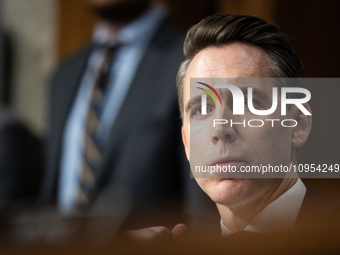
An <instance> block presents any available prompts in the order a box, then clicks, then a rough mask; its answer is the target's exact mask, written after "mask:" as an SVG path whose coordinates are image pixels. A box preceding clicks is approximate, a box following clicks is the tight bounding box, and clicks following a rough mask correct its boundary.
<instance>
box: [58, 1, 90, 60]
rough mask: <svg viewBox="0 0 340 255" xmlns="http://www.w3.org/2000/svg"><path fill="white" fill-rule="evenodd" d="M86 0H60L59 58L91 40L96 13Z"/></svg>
mask: <svg viewBox="0 0 340 255" xmlns="http://www.w3.org/2000/svg"><path fill="white" fill-rule="evenodd" d="M84 2H85V1H84V0H58V5H59V27H58V53H57V54H58V55H57V56H58V59H59V60H62V59H64V58H65V57H67V56H69V55H70V54H72V53H73V52H75V51H76V50H78V49H79V48H81V47H82V46H84V45H85V44H86V43H88V42H89V41H90V40H91V34H92V30H93V25H94V22H95V17H94V15H93V14H92V13H91V12H90V11H89V10H88V7H87V6H86V5H85V3H84Z"/></svg>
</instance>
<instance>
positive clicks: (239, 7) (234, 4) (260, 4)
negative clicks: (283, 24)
mask: <svg viewBox="0 0 340 255" xmlns="http://www.w3.org/2000/svg"><path fill="white" fill-rule="evenodd" d="M275 2H276V1H275V0H256V1H254V0H227V1H226V0H219V9H220V10H221V12H224V13H232V14H240V15H254V16H257V17H259V18H262V19H264V20H266V21H268V22H275V17H274V15H273V9H274V8H275Z"/></svg>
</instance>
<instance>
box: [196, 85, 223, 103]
mask: <svg viewBox="0 0 340 255" xmlns="http://www.w3.org/2000/svg"><path fill="white" fill-rule="evenodd" d="M197 83H198V84H201V85H204V86H206V87H207V88H209V89H210V90H212V91H213V92H214V93H215V95H216V96H217V98H218V100H219V101H220V103H221V105H222V100H221V98H220V96H219V94H218V93H217V91H216V90H215V89H214V88H213V87H211V86H210V85H208V84H205V83H203V82H197ZM196 88H198V89H201V90H203V91H204V92H206V93H207V94H208V95H209V96H210V97H211V98H212V100H214V103H215V105H216V100H215V98H214V96H213V95H212V94H211V93H210V92H209V91H208V90H206V89H203V88H200V87H196Z"/></svg>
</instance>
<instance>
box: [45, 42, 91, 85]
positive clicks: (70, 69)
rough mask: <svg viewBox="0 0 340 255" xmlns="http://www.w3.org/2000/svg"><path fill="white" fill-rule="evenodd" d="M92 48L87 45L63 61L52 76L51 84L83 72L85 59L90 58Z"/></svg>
mask: <svg viewBox="0 0 340 255" xmlns="http://www.w3.org/2000/svg"><path fill="white" fill-rule="evenodd" d="M92 48H93V46H92V45H87V46H86V47H84V48H83V49H81V50H79V51H77V52H76V53H74V54H73V55H71V56H70V57H68V58H66V59H65V60H63V61H62V62H61V64H60V65H59V67H58V69H56V71H55V73H54V75H53V76H52V81H53V83H55V82H58V81H59V79H64V78H65V76H70V75H74V74H75V72H77V71H78V72H80V71H83V70H85V67H86V63H87V59H88V57H89V56H90V53H91V51H92ZM75 69H76V70H75Z"/></svg>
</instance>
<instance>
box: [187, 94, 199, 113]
mask: <svg viewBox="0 0 340 255" xmlns="http://www.w3.org/2000/svg"><path fill="white" fill-rule="evenodd" d="M200 102H201V95H198V96H195V97H193V98H191V99H190V100H189V101H188V102H187V103H186V104H185V107H184V111H185V112H188V111H189V110H190V106H191V105H195V104H197V103H200Z"/></svg>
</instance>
